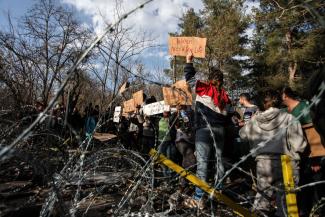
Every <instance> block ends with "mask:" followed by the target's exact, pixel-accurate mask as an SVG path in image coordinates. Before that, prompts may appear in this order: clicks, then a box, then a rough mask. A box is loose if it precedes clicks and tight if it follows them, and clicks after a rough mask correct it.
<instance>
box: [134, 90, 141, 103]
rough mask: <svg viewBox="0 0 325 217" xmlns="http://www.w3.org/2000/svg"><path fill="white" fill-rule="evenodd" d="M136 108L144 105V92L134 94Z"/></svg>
mask: <svg viewBox="0 0 325 217" xmlns="http://www.w3.org/2000/svg"><path fill="white" fill-rule="evenodd" d="M133 99H134V106H135V107H137V106H139V105H140V106H141V105H142V104H143V90H140V91H138V92H136V93H134V94H133Z"/></svg>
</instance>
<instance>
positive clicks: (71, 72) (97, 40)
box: [0, 0, 154, 160]
mask: <svg viewBox="0 0 325 217" xmlns="http://www.w3.org/2000/svg"><path fill="white" fill-rule="evenodd" d="M153 1H154V0H147V1H145V2H144V3H142V4H140V5H139V6H138V7H136V8H134V9H133V10H131V11H129V12H128V13H126V14H124V15H122V17H121V18H120V19H119V20H118V21H117V22H116V23H114V24H113V25H109V26H107V27H106V28H105V30H104V31H103V33H101V34H100V35H98V36H97V37H96V38H95V39H94V40H93V42H92V43H91V44H90V45H89V47H88V48H87V49H86V50H85V51H84V52H83V53H82V54H81V55H80V57H79V58H78V60H77V61H76V63H75V64H74V65H73V66H72V67H71V68H70V69H69V70H68V71H67V77H66V78H65V80H64V81H63V82H62V85H61V86H60V88H59V89H58V91H57V93H56V95H55V96H54V97H53V98H52V100H51V101H50V102H49V105H48V106H47V107H46V108H45V109H44V111H43V112H42V113H40V114H39V115H38V117H37V118H36V120H35V121H34V122H33V123H32V124H31V125H30V126H29V127H28V128H27V129H25V130H24V131H23V132H22V133H21V134H20V135H19V136H18V137H17V138H16V139H15V140H14V141H13V142H12V143H11V144H10V145H8V146H4V145H1V146H0V148H1V149H0V160H2V159H3V157H4V155H6V154H7V153H8V152H9V151H10V150H11V149H12V148H13V147H14V146H15V145H16V144H17V143H18V142H20V141H21V140H22V139H24V138H25V137H26V136H27V135H28V134H29V132H30V131H31V130H32V129H33V128H34V127H35V126H36V125H37V124H38V123H39V122H40V121H41V119H42V118H43V116H44V114H45V113H47V112H48V111H49V110H50V109H52V108H53V106H54V105H55V103H56V101H57V99H58V98H59V96H60V94H61V92H62V91H63V90H64V89H65V87H66V86H67V84H68V82H69V80H70V79H71V78H72V77H73V75H74V74H75V73H76V69H77V67H78V66H79V65H80V64H81V63H82V61H83V60H84V59H85V57H86V56H87V54H88V53H89V52H90V51H91V50H92V49H93V48H94V47H95V46H96V45H97V44H98V43H100V41H101V40H102V39H103V38H104V36H105V35H107V34H109V33H112V32H113V31H114V27H115V26H117V25H119V24H120V23H121V22H122V21H124V20H125V19H127V18H128V17H129V16H130V15H131V14H133V13H135V12H136V11H138V10H139V9H142V8H143V7H144V6H145V5H147V4H149V3H151V2H153Z"/></svg>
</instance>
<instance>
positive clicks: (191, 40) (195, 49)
mask: <svg viewBox="0 0 325 217" xmlns="http://www.w3.org/2000/svg"><path fill="white" fill-rule="evenodd" d="M206 43H207V39H206V38H199V37H169V39H168V48H169V54H170V55H171V56H186V55H187V54H188V53H189V52H192V54H193V56H194V57H199V58H204V57H205V46H206Z"/></svg>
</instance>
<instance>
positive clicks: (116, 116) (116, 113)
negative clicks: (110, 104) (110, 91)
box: [113, 106, 122, 123]
mask: <svg viewBox="0 0 325 217" xmlns="http://www.w3.org/2000/svg"><path fill="white" fill-rule="evenodd" d="M121 112H122V107H121V106H116V107H115V110H114V117H113V122H114V123H118V122H120V116H121Z"/></svg>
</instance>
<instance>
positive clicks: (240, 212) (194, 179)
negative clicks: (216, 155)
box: [149, 149, 256, 217]
mask: <svg viewBox="0 0 325 217" xmlns="http://www.w3.org/2000/svg"><path fill="white" fill-rule="evenodd" d="M149 154H150V155H151V156H152V157H154V160H155V161H156V162H157V163H161V164H164V165H165V166H167V167H169V168H170V169H172V170H174V171H175V172H176V173H178V174H179V175H180V176H182V177H184V178H186V179H187V180H189V181H190V182H191V183H193V184H194V185H195V186H197V187H199V188H201V189H202V190H203V191H205V192H206V193H208V194H209V195H212V196H213V198H214V199H216V200H218V201H222V202H223V203H224V204H226V205H227V206H228V207H230V208H232V209H233V210H234V213H235V214H237V215H239V216H244V217H246V216H247V217H250V216H252V217H255V216H256V215H255V214H254V213H251V212H250V211H249V210H247V209H245V208H243V207H241V206H240V205H238V204H237V203H236V202H234V201H232V200H231V199H230V198H229V197H227V196H226V195H223V194H222V193H221V192H219V191H217V190H215V189H214V188H212V187H210V186H209V184H208V183H206V182H205V181H202V180H201V179H199V178H198V177H197V176H195V175H193V174H191V173H190V172H189V171H187V170H185V169H184V168H183V167H181V166H179V165H177V164H175V163H174V162H173V161H171V160H169V159H168V158H167V157H165V156H164V155H163V154H159V155H158V152H157V151H156V150H155V149H151V150H150V152H149Z"/></svg>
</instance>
